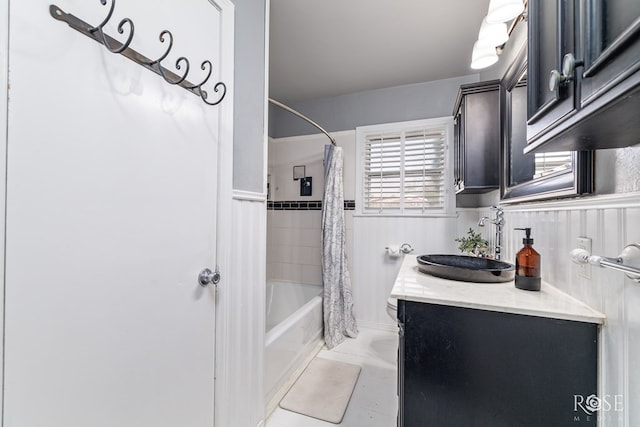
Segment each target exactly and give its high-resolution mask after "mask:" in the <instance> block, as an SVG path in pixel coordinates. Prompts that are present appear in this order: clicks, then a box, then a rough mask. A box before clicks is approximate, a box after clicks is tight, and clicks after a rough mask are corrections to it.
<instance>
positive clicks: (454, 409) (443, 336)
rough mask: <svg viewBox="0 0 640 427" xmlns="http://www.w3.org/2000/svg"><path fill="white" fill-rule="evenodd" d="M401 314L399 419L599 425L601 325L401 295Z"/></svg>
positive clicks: (415, 425)
mask: <svg viewBox="0 0 640 427" xmlns="http://www.w3.org/2000/svg"><path fill="white" fill-rule="evenodd" d="M398 322H399V326H400V344H399V351H398V394H399V411H398V426H399V427H424V426H438V427H442V426H456V427H458V426H472V425H473V426H492V427H500V426H568V425H571V426H576V425H578V426H583V425H586V426H596V425H597V415H596V413H595V412H594V413H591V412H589V411H588V408H586V407H585V406H584V402H585V400H586V399H587V398H588V397H589V396H592V395H597V371H598V358H597V354H598V325H597V324H593V323H586V322H577V321H570V320H559V319H552V318H545V317H536V316H528V315H520V314H511V313H504V312H494V311H487V310H480V309H470V308H463V307H455V306H446V305H437V304H428V303H420V302H411V301H404V300H399V301H398ZM585 409H587V410H585Z"/></svg>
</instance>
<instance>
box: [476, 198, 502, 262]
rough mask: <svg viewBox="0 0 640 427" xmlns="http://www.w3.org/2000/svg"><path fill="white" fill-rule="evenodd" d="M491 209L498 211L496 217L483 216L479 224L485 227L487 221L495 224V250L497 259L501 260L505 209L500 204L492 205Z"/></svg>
mask: <svg viewBox="0 0 640 427" xmlns="http://www.w3.org/2000/svg"><path fill="white" fill-rule="evenodd" d="M491 210H492V211H496V217H495V218H493V219H492V218H489V217H486V216H483V217H482V218H480V221H478V225H479V226H480V227H484V223H485V222H490V223H491V224H494V225H495V226H496V245H495V249H494V252H495V259H497V260H500V259H501V258H502V254H501V251H502V227H503V226H504V211H503V210H502V208H501V207H499V206H491Z"/></svg>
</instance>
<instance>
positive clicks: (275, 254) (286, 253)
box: [267, 132, 355, 285]
mask: <svg viewBox="0 0 640 427" xmlns="http://www.w3.org/2000/svg"><path fill="white" fill-rule="evenodd" d="M354 135H355V133H354V132H336V133H334V134H332V136H333V137H334V138H335V139H336V141H337V144H338V145H339V146H341V147H343V149H344V159H345V160H344V171H343V172H344V173H343V179H344V198H345V201H347V203H345V208H346V209H347V210H345V225H346V233H347V259H348V262H349V265H350V266H351V263H352V260H353V239H352V236H353V231H352V230H353V210H351V208H352V206H353V199H354V182H355V175H354V174H355V166H354V160H353V159H354V155H355V154H354V140H355V136H354ZM327 143H328V139H327V137H326V136H325V135H323V134H318V135H308V136H299V137H288V138H279V139H272V138H270V139H269V165H268V168H269V182H270V201H269V209H268V211H267V279H268V280H285V281H291V282H298V283H310V284H316V285H321V284H322V268H321V255H320V238H321V227H320V224H321V219H322V210H321V206H322V204H321V200H322V192H323V188H324V176H323V175H324V167H323V164H322V163H323V158H324V146H325V145H326V144H327ZM298 165H305V167H306V175H307V176H311V177H312V178H313V193H312V195H311V196H310V197H306V196H300V194H299V188H300V187H299V182H298V181H294V180H293V166H298Z"/></svg>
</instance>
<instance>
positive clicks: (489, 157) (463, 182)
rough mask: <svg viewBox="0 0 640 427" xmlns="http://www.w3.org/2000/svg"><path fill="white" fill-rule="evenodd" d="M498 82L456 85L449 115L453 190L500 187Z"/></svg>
mask: <svg viewBox="0 0 640 427" xmlns="http://www.w3.org/2000/svg"><path fill="white" fill-rule="evenodd" d="M500 90H501V89H500V81H499V80H492V81H488V82H482V83H473V84H466V85H462V86H460V91H459V92H458V97H457V99H456V103H455V107H454V111H453V115H454V117H455V126H454V128H455V130H454V140H455V143H454V156H455V160H454V180H455V181H454V184H455V190H456V193H457V194H458V193H483V192H487V191H491V190H495V189H497V188H499V186H500V143H501V129H500Z"/></svg>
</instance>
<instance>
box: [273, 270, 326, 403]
mask: <svg viewBox="0 0 640 427" xmlns="http://www.w3.org/2000/svg"><path fill="white" fill-rule="evenodd" d="M266 296H267V307H266V313H267V319H266V337H265V345H266V348H265V366H264V371H265V378H264V392H265V402H267V405H268V409H269V406H274V405H276V404H277V403H278V402H277V401H275V402H274V398H275V397H276V396H278V395H279V394H282V393H283V389H284V387H285V385H290V384H288V382H289V380H290V378H291V377H292V375H293V374H294V373H296V371H298V370H299V369H300V368H301V367H302V365H303V364H304V363H306V362H308V359H309V357H310V356H311V353H312V352H313V351H314V349H315V348H317V347H318V345H319V343H320V342H321V338H322V286H319V285H305V284H300V283H289V282H269V283H267V295H266ZM279 392H280V393H279ZM279 397H280V398H281V397H282V396H279ZM278 400H279V399H278Z"/></svg>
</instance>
